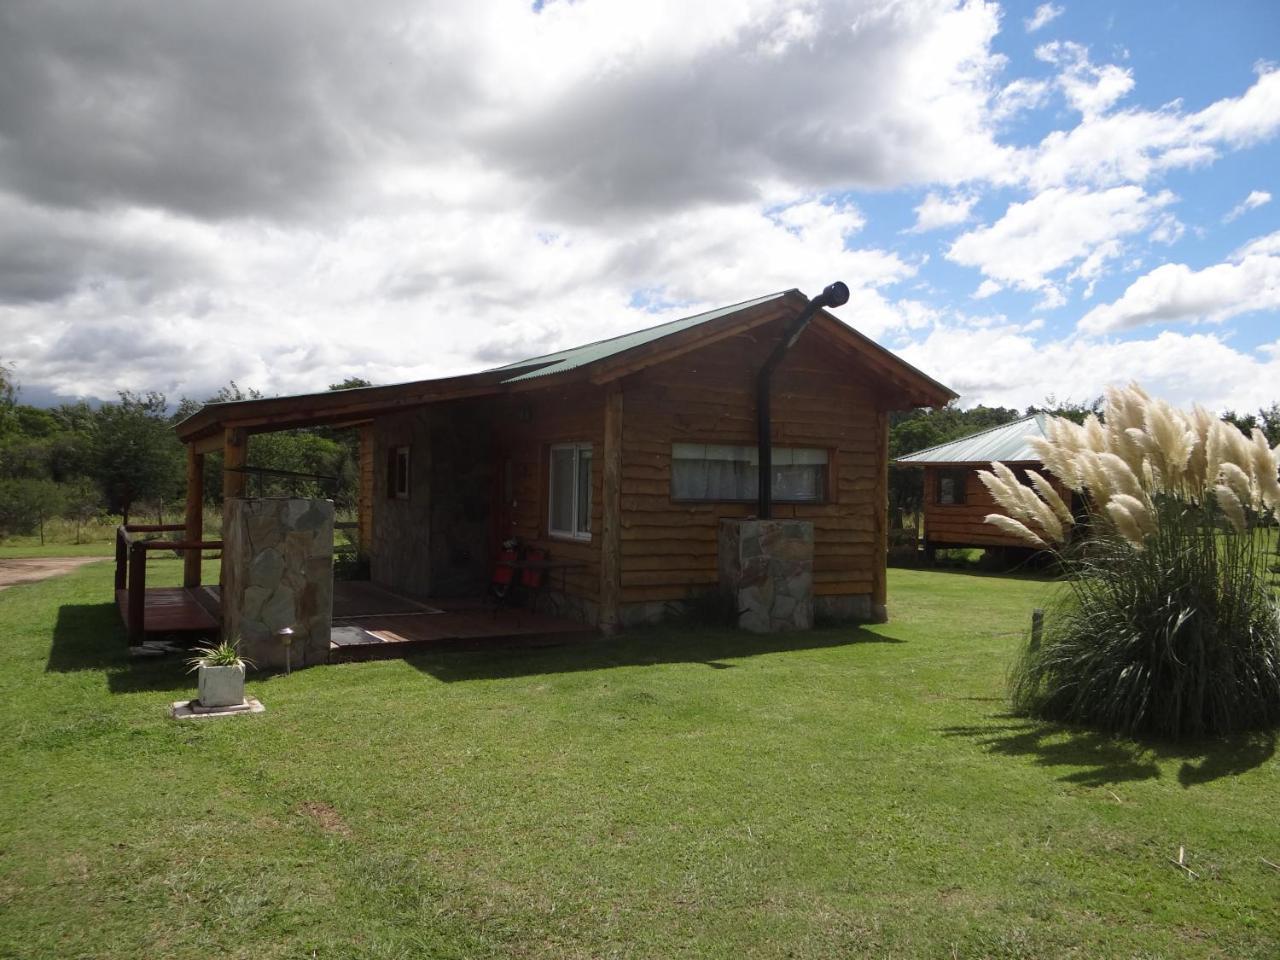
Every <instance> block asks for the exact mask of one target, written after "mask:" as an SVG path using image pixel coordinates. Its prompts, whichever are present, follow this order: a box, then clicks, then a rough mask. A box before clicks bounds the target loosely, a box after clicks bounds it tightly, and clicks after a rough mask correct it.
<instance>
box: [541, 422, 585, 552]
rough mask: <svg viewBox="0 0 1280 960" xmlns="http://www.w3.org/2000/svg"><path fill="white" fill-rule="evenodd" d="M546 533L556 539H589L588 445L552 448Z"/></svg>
mask: <svg viewBox="0 0 1280 960" xmlns="http://www.w3.org/2000/svg"><path fill="white" fill-rule="evenodd" d="M550 460H551V476H550V480H549V483H548V487H549V491H550V495H549V503H548V506H547V531H548V532H549V533H551V534H552V535H553V536H557V537H572V538H573V539H575V540H590V539H591V444H589V443H557V444H555V445H553V446H552V447H551V457H550Z"/></svg>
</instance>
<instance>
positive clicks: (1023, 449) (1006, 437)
mask: <svg viewBox="0 0 1280 960" xmlns="http://www.w3.org/2000/svg"><path fill="white" fill-rule="evenodd" d="M1044 426H1045V415H1044V414H1043V413H1037V414H1033V415H1032V416H1029V417H1023V418H1022V419H1021V420H1015V421H1013V423H1006V424H1004V425H1003V426H999V427H990V428H988V429H986V430H980V431H979V432H977V433H973V434H970V435H969V436H967V437H961V438H960V439H959V440H952V441H951V442H949V443H940V444H938V445H937V446H936V447H928V448H926V449H924V450H917V451H916V452H915V453H908V454H907V455H905V456H902V457H898V458H897V459H896V460H895V461H894V463H903V464H930V463H990V462H991V461H992V460H1000V461H1003V462H1005V463H1019V462H1025V461H1028V460H1030V461H1038V460H1039V459H1040V457H1039V456H1038V455H1037V454H1036V452H1035V450H1033V449H1032V448H1031V444H1030V443H1028V441H1029V440H1030V439H1031V438H1032V437H1043V436H1044V435H1045V431H1044Z"/></svg>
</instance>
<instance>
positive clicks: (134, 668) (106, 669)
mask: <svg viewBox="0 0 1280 960" xmlns="http://www.w3.org/2000/svg"><path fill="white" fill-rule="evenodd" d="M81 670H95V671H97V672H99V673H101V674H102V675H103V677H104V678H105V680H106V684H107V689H108V690H110V691H111V692H112V693H137V692H141V691H148V690H155V691H159V690H190V689H192V688H193V687H194V686H195V680H194V678H193V677H192V676H191V675H190V674H188V673H187V672H186V670H187V665H186V663H185V662H184V660H183V658H182V657H181V656H179V655H177V654H168V655H166V656H163V657H154V658H141V659H138V658H134V657H131V656H130V655H129V643H128V640H127V639H126V637H125V632H124V626H123V624H121V623H120V614H119V612H118V611H117V609H116V606H115V604H113V603H85V604H66V605H64V606H62V607H59V608H58V620H57V622H56V623H55V624H54V627H53V642H52V643H51V644H50V646H49V659H48V661H47V662H46V663H45V672H46V673H76V672H79V671H81Z"/></svg>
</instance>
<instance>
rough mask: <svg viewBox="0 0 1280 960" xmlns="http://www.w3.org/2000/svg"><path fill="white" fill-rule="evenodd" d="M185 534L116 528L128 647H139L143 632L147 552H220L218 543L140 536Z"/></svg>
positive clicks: (168, 528)
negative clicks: (144, 535)
mask: <svg viewBox="0 0 1280 960" xmlns="http://www.w3.org/2000/svg"><path fill="white" fill-rule="evenodd" d="M185 530H186V527H184V526H183V525H182V524H176V523H153V524H147V523H130V524H121V525H120V526H119V527H117V528H116V590H117V591H120V590H123V591H125V615H124V623H125V628H126V629H127V630H128V631H129V642H130V643H131V644H137V643H140V642H141V641H142V638H143V634H144V632H145V629H146V625H145V622H144V618H145V614H146V603H147V551H148V550H172V551H175V552H178V553H185V552H186V551H189V550H201V551H203V550H220V549H222V541H221V540H161V539H155V540H150V539H145V538H144V537H143V536H142V535H143V534H148V533H175V532H178V531H184V532H185Z"/></svg>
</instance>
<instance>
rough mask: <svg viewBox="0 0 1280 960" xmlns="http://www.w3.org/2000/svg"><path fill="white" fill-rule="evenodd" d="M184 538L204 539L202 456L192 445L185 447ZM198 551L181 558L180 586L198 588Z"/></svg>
mask: <svg viewBox="0 0 1280 960" xmlns="http://www.w3.org/2000/svg"><path fill="white" fill-rule="evenodd" d="M184 538H185V539H187V540H202V539H204V454H203V453H198V452H197V451H196V448H195V445H194V444H188V445H187V516H186V528H185V533H184ZM200 559H201V557H200V551H199V550H188V551H187V552H186V553H184V554H183V556H182V585H183V586H184V587H198V586H200Z"/></svg>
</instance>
